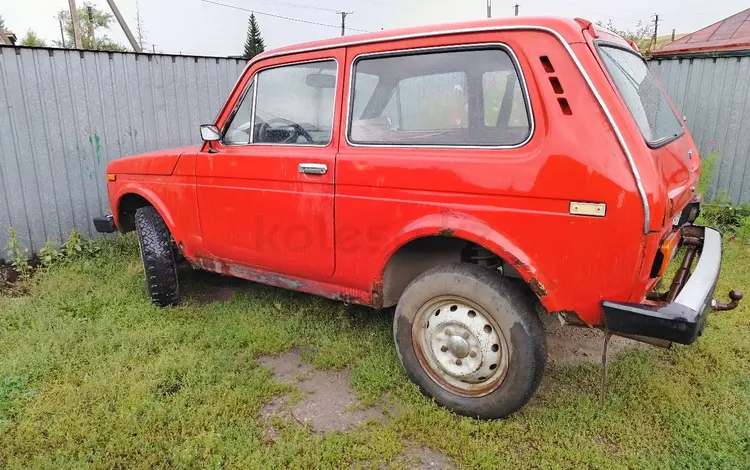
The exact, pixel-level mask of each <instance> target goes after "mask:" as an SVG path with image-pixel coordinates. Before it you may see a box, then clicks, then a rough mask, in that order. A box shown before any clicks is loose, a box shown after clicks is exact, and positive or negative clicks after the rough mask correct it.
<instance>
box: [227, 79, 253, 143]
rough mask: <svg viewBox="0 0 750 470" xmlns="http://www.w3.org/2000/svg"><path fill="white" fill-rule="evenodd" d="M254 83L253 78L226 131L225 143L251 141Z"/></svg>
mask: <svg viewBox="0 0 750 470" xmlns="http://www.w3.org/2000/svg"><path fill="white" fill-rule="evenodd" d="M254 84H255V81H254V80H253V81H252V82H250V85H249V86H248V87H247V89H246V90H245V94H244V95H243V97H242V103H241V104H240V107H239V108H237V112H236V113H235V115H234V116H233V117H232V120H231V121H230V123H229V126H228V127H227V131H226V132H225V133H224V138H223V141H224V143H225V144H231V145H241V144H248V143H250V126H251V124H250V120H251V113H252V107H253V87H254Z"/></svg>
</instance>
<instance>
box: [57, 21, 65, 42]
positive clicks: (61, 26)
mask: <svg viewBox="0 0 750 470" xmlns="http://www.w3.org/2000/svg"><path fill="white" fill-rule="evenodd" d="M57 22H58V23H60V39H61V40H62V46H63V49H65V30H64V29H63V25H62V19H60V18H58V19H57Z"/></svg>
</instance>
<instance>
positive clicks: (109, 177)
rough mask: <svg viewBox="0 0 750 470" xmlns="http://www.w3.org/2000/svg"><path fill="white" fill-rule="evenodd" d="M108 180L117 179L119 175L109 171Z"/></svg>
mask: <svg viewBox="0 0 750 470" xmlns="http://www.w3.org/2000/svg"><path fill="white" fill-rule="evenodd" d="M107 181H117V175H114V174H112V173H107Z"/></svg>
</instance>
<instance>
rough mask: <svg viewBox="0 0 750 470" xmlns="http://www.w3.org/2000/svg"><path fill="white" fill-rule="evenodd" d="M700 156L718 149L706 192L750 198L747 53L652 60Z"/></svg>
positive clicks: (749, 60)
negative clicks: (685, 119) (683, 118)
mask: <svg viewBox="0 0 750 470" xmlns="http://www.w3.org/2000/svg"><path fill="white" fill-rule="evenodd" d="M649 67H650V68H651V70H652V71H653V72H654V73H655V74H656V75H657V76H658V77H659V79H660V80H661V82H662V84H663V85H664V87H665V88H666V89H667V92H668V93H669V95H670V97H671V98H672V101H673V102H674V104H675V106H676V107H677V109H678V110H679V111H680V112H681V113H682V114H683V115H684V116H685V117H687V126H688V129H690V133H691V134H692V136H693V139H694V140H695V144H696V145H697V146H698V149H699V151H700V154H701V156H702V157H703V158H705V157H706V156H708V154H709V152H711V151H716V152H718V154H719V157H718V160H717V162H716V167H715V172H714V175H713V180H712V182H711V189H710V191H709V197H710V196H713V195H714V194H716V193H717V192H718V191H720V190H725V191H727V193H728V194H729V196H730V197H731V198H732V200H733V201H734V202H750V164H748V160H750V124H748V123H749V122H750V57H749V56H747V55H744V56H738V57H701V58H692V59H691V58H684V59H669V60H665V59H662V60H656V59H655V60H652V61H651V62H650V63H649Z"/></svg>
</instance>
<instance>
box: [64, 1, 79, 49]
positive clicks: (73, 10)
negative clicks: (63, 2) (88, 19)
mask: <svg viewBox="0 0 750 470" xmlns="http://www.w3.org/2000/svg"><path fill="white" fill-rule="evenodd" d="M68 5H70V20H71V21H72V22H73V39H74V40H75V44H73V45H74V46H75V48H76V49H83V43H82V42H81V24H80V23H79V22H78V9H77V8H76V0H68Z"/></svg>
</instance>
